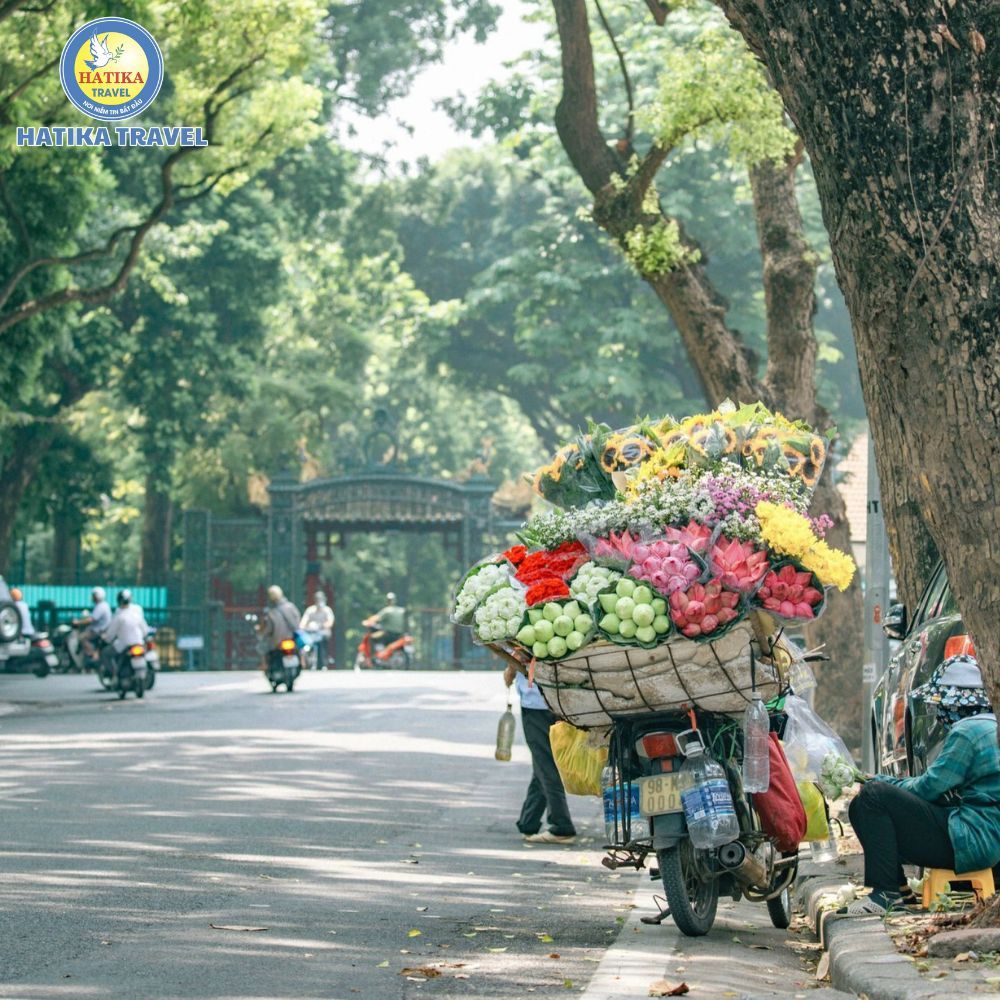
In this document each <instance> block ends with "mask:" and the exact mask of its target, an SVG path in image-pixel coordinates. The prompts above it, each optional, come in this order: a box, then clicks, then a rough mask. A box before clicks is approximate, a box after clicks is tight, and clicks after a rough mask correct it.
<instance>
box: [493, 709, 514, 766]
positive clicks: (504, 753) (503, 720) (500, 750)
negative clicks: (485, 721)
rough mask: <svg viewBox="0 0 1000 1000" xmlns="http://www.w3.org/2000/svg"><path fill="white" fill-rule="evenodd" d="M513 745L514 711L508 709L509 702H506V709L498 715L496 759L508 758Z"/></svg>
mask: <svg viewBox="0 0 1000 1000" xmlns="http://www.w3.org/2000/svg"><path fill="white" fill-rule="evenodd" d="M513 746H514V713H513V712H512V711H511V710H510V702H508V703H507V711H506V712H504V713H503V715H501V716H500V722H499V723H498V725H497V751H496V753H495V754H494V756H495V757H496V759H497V760H510V751H511V748H512V747H513Z"/></svg>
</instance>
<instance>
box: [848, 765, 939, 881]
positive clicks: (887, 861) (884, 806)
mask: <svg viewBox="0 0 1000 1000" xmlns="http://www.w3.org/2000/svg"><path fill="white" fill-rule="evenodd" d="M949 811H950V810H948V809H946V808H945V807H944V806H936V805H934V803H933V802H927V801H925V800H924V799H922V798H920V796H919V795H914V794H913V792H908V791H906V790H905V789H902V788H898V787H897V786H896V785H890V784H888V782H884V781H872V782H869V783H868V784H866V785H865V786H864V787H863V788H862V789H861V794H860V795H858V797H857V798H856V799H854V801H853V802H852V803H851V806H850V809H849V810H848V814H849V815H850V817H851V826H853V827H854V832H855V833H856V834H857V837H858V840H860V841H861V846H862V847H863V848H864V851H865V885H868V886H871V887H872V888H873V889H884V890H888V891H892V892H894V891H896V890H897V889H899V887H900V886H902V885H905V884H906V883H905V876H904V874H903V864H904V863H905V864H911V865H924V866H925V867H929V868H951V869H954V867H955V851H954V849H953V848H952V846H951V837H949V836H948V813H949Z"/></svg>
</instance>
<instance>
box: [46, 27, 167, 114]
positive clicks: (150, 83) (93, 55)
mask: <svg viewBox="0 0 1000 1000" xmlns="http://www.w3.org/2000/svg"><path fill="white" fill-rule="evenodd" d="M59 81H60V83H62V88H63V91H64V92H65V94H66V96H67V97H68V98H69V101H70V103H71V104H72V105H73V106H74V107H75V108H78V109H79V110H80V111H82V112H83V113H84V114H85V115H87V116H88V117H90V118H95V119H96V120H97V121H102V122H113V121H124V120H125V119H127V118H134V117H135V116H136V115H140V114H142V112H143V111H145V110H146V109H147V108H148V107H149V106H150V104H152V103H153V101H154V99H155V98H156V95H157V94H158V93H159V92H160V87H161V85H162V84H163V54H162V53H161V52H160V47H159V46H158V45H157V44H156V40H155V39H154V38H153V36H152V35H151V34H150V33H149V32H148V31H147V30H146V29H145V28H144V27H142V25H139V24H136V23H135V21H129V20H128V19H127V18H124V17H99V18H97V20H95V21H88V22H87V23H86V24H85V25H84V26H83V27H82V28H78V29H77V30H76V31H75V32H74V33H73V35H72V37H71V38H70V40H69V41H68V42H67V43H66V46H65V48H64V49H63V51H62V57H61V58H60V60H59Z"/></svg>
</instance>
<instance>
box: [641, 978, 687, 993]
mask: <svg viewBox="0 0 1000 1000" xmlns="http://www.w3.org/2000/svg"><path fill="white" fill-rule="evenodd" d="M690 992H691V989H690V987H689V986H688V984H687V983H668V982H667V981H666V979H657V980H656V982H655V983H650V984H649V995H650V996H651V997H682V996H684V994H685V993H690Z"/></svg>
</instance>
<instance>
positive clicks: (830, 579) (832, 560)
mask: <svg viewBox="0 0 1000 1000" xmlns="http://www.w3.org/2000/svg"><path fill="white" fill-rule="evenodd" d="M801 562H802V565H803V566H804V567H805V568H806V569H807V570H809V571H810V572H812V573H815V574H816V576H817V577H818V578H819V579H820V580H821V581H822V582H823V583H825V584H828V585H829V586H831V587H836V588H837V589H838V590H847V588H848V587H849V586H850V585H851V580H853V579H854V571H855V569H857V567H856V566H855V565H854V560H853V559H852V558H851V557H850V556H849V555H848V554H847V553H846V552H841V551H840V550H839V549H831V548H830V546H829V545H827V544H826V542H824V541H822V540H818V541H817V542H816V544H815V545H813V546H811V547H810V549H809V551H808V552H806V554H805V555H804V556H803V557H802V560H801Z"/></svg>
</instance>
